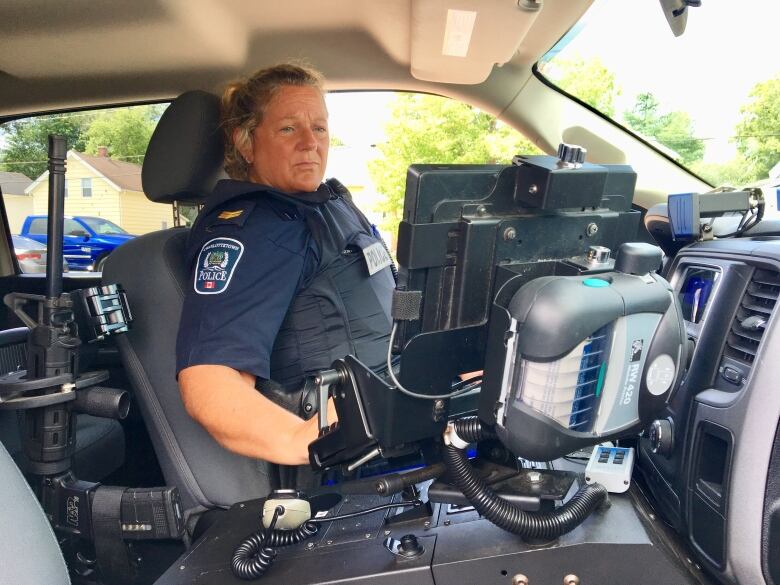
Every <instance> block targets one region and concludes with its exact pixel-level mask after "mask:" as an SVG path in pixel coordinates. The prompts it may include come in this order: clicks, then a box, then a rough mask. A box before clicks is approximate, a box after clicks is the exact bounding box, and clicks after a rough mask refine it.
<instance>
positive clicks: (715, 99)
mask: <svg viewBox="0 0 780 585" xmlns="http://www.w3.org/2000/svg"><path fill="white" fill-rule="evenodd" d="M778 28H780V0H739V1H736V2H735V1H732V0H703V1H702V6H701V7H699V8H689V9H688V24H687V28H686V31H685V33H684V34H683V35H682V36H681V37H674V36H673V34H672V32H671V31H670V29H669V27H668V25H667V23H666V19H665V17H664V15H663V13H662V11H661V7H660V3H659V2H658V0H597V2H596V3H595V4H594V6H593V7H592V8H591V10H590V11H589V13H588V15H587V22H586V24H585V25H584V27H583V29H582V31H581V32H580V33H579V35H578V36H577V37H576V38H575V39H574V40H573V41H572V42H571V43H570V44H569V45H568V47H567V48H566V49H564V51H563V54H564V55H566V53H567V52H569V51H570V52H571V53H575V54H579V55H581V56H583V57H585V58H587V57H592V56H599V57H600V59H601V61H602V63H603V64H604V65H605V66H606V67H607V68H608V69H609V70H611V71H612V72H614V73H615V77H616V80H617V83H618V85H619V86H620V87H621V88H622V90H623V92H622V96H621V97H620V99H619V101H618V103H617V104H616V106H617V108H616V110H617V111H618V112H622V111H623V110H625V109H629V108H630V107H631V105H632V104H633V103H634V98H635V96H636V95H637V94H638V93H640V92H642V91H648V90H650V91H652V93H653V94H654V95H655V96H656V97H657V98H658V99H659V100H660V102H661V104H662V107H663V108H664V109H665V110H666V111H669V110H683V111H687V112H688V113H689V114H690V115H691V116H692V118H693V119H694V121H695V131H696V135H697V136H699V137H702V138H705V139H707V140H706V142H705V144H706V145H707V152H706V154H705V160H709V161H711V162H722V161H724V160H726V159H728V158H731V157H732V156H733V154H734V152H735V150H734V146H733V145H730V144H729V143H728V140H727V138H728V137H729V136H731V135H732V134H733V130H734V127H735V125H736V124H737V122H738V121H739V119H740V112H739V108H740V106H741V105H743V104H744V103H746V102H747V101H748V99H749V98H748V96H749V92H750V89H751V88H752V87H753V86H754V85H755V83H756V82H758V81H764V80H767V79H770V78H774V77H777V76H778V75H780V59H778V56H777V38H778Z"/></svg>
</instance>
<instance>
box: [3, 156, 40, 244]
mask: <svg viewBox="0 0 780 585" xmlns="http://www.w3.org/2000/svg"><path fill="white" fill-rule="evenodd" d="M31 184H32V179H30V178H28V177H27V176H26V175H23V174H22V173H10V172H2V171H0V191H2V193H3V202H4V203H5V213H6V215H7V216H8V226H9V227H10V228H11V233H12V234H18V233H19V231H20V230H21V229H22V223H24V218H25V217H27V216H28V215H31V214H32V213H33V200H32V197H30V196H29V195H27V194H25V189H27V187H29V186H30V185H31Z"/></svg>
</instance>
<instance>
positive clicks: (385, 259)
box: [363, 242, 392, 276]
mask: <svg viewBox="0 0 780 585" xmlns="http://www.w3.org/2000/svg"><path fill="white" fill-rule="evenodd" d="M363 256H365V258H366V265H367V266H368V274H369V275H371V276H373V275H374V274H376V273H377V272H379V271H380V270H382V269H383V268H386V267H388V266H390V264H391V263H392V260H391V258H390V254H388V253H387V250H386V249H385V246H384V244H382V242H375V243H373V244H371V245H370V246H366V247H365V248H363Z"/></svg>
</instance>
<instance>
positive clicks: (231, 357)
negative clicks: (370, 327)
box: [176, 180, 319, 379]
mask: <svg viewBox="0 0 780 585" xmlns="http://www.w3.org/2000/svg"><path fill="white" fill-rule="evenodd" d="M267 189H268V188H267V187H262V186H259V185H254V184H252V183H247V182H242V181H231V180H225V181H220V182H219V183H218V184H217V187H216V188H215V191H214V194H213V195H212V198H211V200H212V201H213V200H216V201H220V200H223V201H224V200H226V199H229V200H228V201H227V202H226V203H224V204H217V205H216V206H214V205H213V204H211V205H210V206H209V207H211V211H209V207H207V208H205V209H204V210H203V212H202V213H201V215H200V216H199V217H198V220H197V221H196V223H195V225H194V226H193V229H192V231H191V234H190V240H189V242H188V248H189V253H190V261H191V262H194V269H193V275H192V277H191V279H190V281H189V286H188V290H187V291H185V299H184V306H183V310H182V320H181V324H180V326H179V337H178V341H177V347H176V371H177V373H178V372H179V371H181V370H182V369H184V368H186V367H189V366H194V365H202V364H216V365H224V366H228V367H231V368H233V369H236V370H239V371H242V372H248V373H250V374H253V375H254V376H256V377H258V378H264V379H269V378H270V377H271V376H270V371H271V367H270V356H271V352H272V349H273V345H274V340H275V338H276V335H277V333H278V331H279V327H280V326H281V324H282V321H283V320H284V317H285V315H286V313H287V309H288V307H289V306H290V303H291V301H292V299H293V298H294V297H295V295H296V294H297V293H298V291H300V290H301V289H302V288H304V287H305V286H306V284H307V282H308V280H309V279H310V278H312V276H313V275H314V274H315V272H316V270H317V266H318V262H319V250H318V246H317V244H316V243H315V242H314V240H313V238H312V236H311V233H310V231H309V229H308V228H307V226H306V222H305V219H304V217H303V214H301V213H299V212H298V210H297V208H296V206H295V205H293V204H291V203H288V202H285V201H280V200H277V199H274V198H272V197H268V196H264V195H266V194H265V193H264V192H262V191H263V190H267ZM258 191H260V192H258Z"/></svg>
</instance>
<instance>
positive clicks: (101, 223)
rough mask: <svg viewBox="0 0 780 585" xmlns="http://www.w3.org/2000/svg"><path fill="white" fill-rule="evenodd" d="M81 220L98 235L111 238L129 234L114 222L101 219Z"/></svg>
mask: <svg viewBox="0 0 780 585" xmlns="http://www.w3.org/2000/svg"><path fill="white" fill-rule="evenodd" d="M81 219H82V221H83V222H84V223H86V224H87V225H88V226H89V227H90V228H91V229H92V231H94V232H95V233H96V234H100V235H107V236H110V235H116V234H126V233H127V232H126V231H125V230H123V229H122V228H121V227H119V226H118V225H116V224H115V223H114V222H113V221H108V220H107V219H102V218H100V217H83V218H81Z"/></svg>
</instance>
